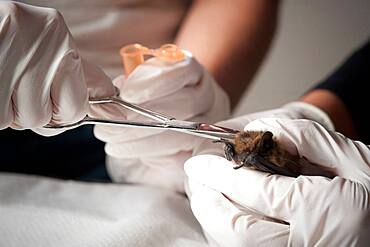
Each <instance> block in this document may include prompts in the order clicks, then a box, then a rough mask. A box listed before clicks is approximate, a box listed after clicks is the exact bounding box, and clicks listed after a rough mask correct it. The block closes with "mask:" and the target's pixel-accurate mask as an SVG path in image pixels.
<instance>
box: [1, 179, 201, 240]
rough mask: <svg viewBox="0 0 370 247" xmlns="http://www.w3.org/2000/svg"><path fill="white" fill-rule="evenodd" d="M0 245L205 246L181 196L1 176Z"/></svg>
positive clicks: (142, 189) (139, 188)
mask: <svg viewBox="0 0 370 247" xmlns="http://www.w3.org/2000/svg"><path fill="white" fill-rule="evenodd" d="M0 222H1V224H0V246H7V247H13V246H14V247H15V246H17V247H18V246H25V247H28V246H29V247H31V246H39V247H43V246H45V247H49V246H56V247H64V246H65V247H67V246H68V247H70V246H92V247H104V246H107V247H114V246H117V247H118V246H127V247H130V246H135V247H148V246H153V247H157V246H158V247H173V246H175V247H182V246H184V247H188V246H195V247H203V246H206V244H205V240H204V237H203V234H202V231H201V229H200V226H199V225H198V223H197V222H196V220H195V218H194V216H193V215H192V212H191V210H190V207H189V203H188V201H187V199H186V198H185V197H184V196H182V195H179V194H176V193H172V192H169V191H166V190H160V189H156V188H153V187H145V186H130V185H117V184H98V183H80V182H72V181H60V180H54V179H46V178H42V177H32V176H24V175H18V176H16V175H11V174H0Z"/></svg>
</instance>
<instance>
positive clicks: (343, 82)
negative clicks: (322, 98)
mask: <svg viewBox="0 0 370 247" xmlns="http://www.w3.org/2000/svg"><path fill="white" fill-rule="evenodd" d="M314 89H326V90H329V91H331V92H333V93H335V94H336V95H337V96H338V97H340V98H341V99H342V101H343V102H344V104H345V105H346V107H347V108H348V110H349V112H350V114H351V116H352V119H353V122H354V124H355V128H356V131H357V133H358V134H359V139H360V141H362V142H364V143H366V144H370V130H369V127H370V118H369V106H370V104H369V100H368V97H370V95H369V92H370V41H369V42H368V43H366V44H365V45H364V46H363V47H362V48H360V49H359V50H357V51H356V52H355V53H353V54H352V55H351V56H350V57H349V58H348V59H347V60H346V61H345V62H344V63H343V64H342V65H341V66H340V67H339V68H338V69H337V70H336V71H335V72H334V73H332V74H331V75H330V76H329V77H328V78H327V79H325V80H324V81H323V82H321V83H319V84H318V85H317V86H316V87H315V88H314ZM366 102H367V103H366Z"/></svg>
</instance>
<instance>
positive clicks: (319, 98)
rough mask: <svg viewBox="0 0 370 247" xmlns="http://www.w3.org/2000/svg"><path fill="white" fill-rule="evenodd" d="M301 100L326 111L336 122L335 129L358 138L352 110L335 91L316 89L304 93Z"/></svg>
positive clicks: (334, 122)
mask: <svg viewBox="0 0 370 247" xmlns="http://www.w3.org/2000/svg"><path fill="white" fill-rule="evenodd" d="M300 100H301V101H303V102H305V103H308V104H311V105H314V106H316V107H318V108H320V109H321V110H323V111H324V112H326V114H328V116H329V117H330V119H331V121H332V122H333V124H334V127H335V131H337V132H340V133H342V134H343V135H345V136H347V137H349V138H352V139H357V138H358V134H357V131H356V128H355V125H354V123H353V120H352V116H351V114H350V112H349V111H348V109H347V107H346V105H345V104H344V103H343V101H342V100H341V99H340V98H339V97H338V96H337V95H335V94H334V93H333V92H331V91H329V90H322V89H316V90H313V91H311V92H309V93H308V94H306V95H304V96H303V97H302V98H301V99H300Z"/></svg>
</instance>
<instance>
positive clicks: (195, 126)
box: [44, 95, 239, 141]
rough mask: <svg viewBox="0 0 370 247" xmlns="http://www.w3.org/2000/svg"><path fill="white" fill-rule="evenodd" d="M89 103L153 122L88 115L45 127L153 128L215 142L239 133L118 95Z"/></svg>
mask: <svg viewBox="0 0 370 247" xmlns="http://www.w3.org/2000/svg"><path fill="white" fill-rule="evenodd" d="M89 103H90V104H92V105H94V104H117V105H120V106H122V107H124V108H126V109H128V110H131V111H134V112H136V113H138V114H141V115H143V116H146V117H148V118H150V119H152V120H155V121H151V122H134V121H122V120H112V119H100V118H93V117H90V116H89V115H86V116H85V117H84V118H83V119H81V120H80V121H78V122H76V123H71V124H48V125H46V126H44V127H45V128H49V129H61V128H75V127H78V126H81V125H86V124H103V125H111V126H122V127H138V128H152V129H167V130H173V131H178V132H182V133H186V134H190V135H195V136H200V137H204V138H208V139H212V140H215V141H221V140H232V139H234V138H235V136H236V134H237V133H238V132H239V131H237V130H234V129H229V128H224V127H221V126H217V125H213V124H208V123H197V122H190V121H181V120H176V119H175V118H173V117H169V116H165V115H163V114H160V113H157V112H154V111H151V110H149V109H145V108H143V107H140V106H138V105H135V104H132V103H129V102H127V101H124V100H122V99H121V98H120V97H119V96H118V95H115V96H110V97H105V98H95V99H94V98H92V99H89Z"/></svg>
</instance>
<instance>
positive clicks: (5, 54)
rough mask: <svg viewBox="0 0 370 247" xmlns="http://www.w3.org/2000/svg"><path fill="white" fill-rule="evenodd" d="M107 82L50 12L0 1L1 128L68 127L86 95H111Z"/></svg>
mask: <svg viewBox="0 0 370 247" xmlns="http://www.w3.org/2000/svg"><path fill="white" fill-rule="evenodd" d="M113 94H114V88H113V85H112V83H111V81H110V79H109V78H108V77H107V76H106V75H105V74H104V73H103V72H102V71H101V70H99V69H98V68H97V67H94V66H93V65H91V64H89V63H87V62H85V61H82V59H81V57H80V56H79V54H78V52H77V50H76V46H75V44H74V41H73V38H72V36H71V34H70V33H69V31H68V28H67V26H66V24H65V23H64V20H63V17H62V16H61V15H60V13H58V12H57V11H56V10H55V9H50V8H41V7H34V6H30V5H26V4H21V3H14V2H9V1H1V2H0V129H4V128H7V127H9V126H10V127H12V128H16V129H33V130H34V131H35V132H37V133H40V134H44V135H52V134H56V133H59V132H61V131H60V130H59V131H54V130H45V129H41V128H40V127H42V126H44V125H46V124H48V123H55V124H58V123H72V122H76V121H78V120H80V119H82V118H83V117H84V116H85V115H86V113H87V111H88V109H89V108H88V97H89V96H90V97H99V96H110V95H113Z"/></svg>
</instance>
